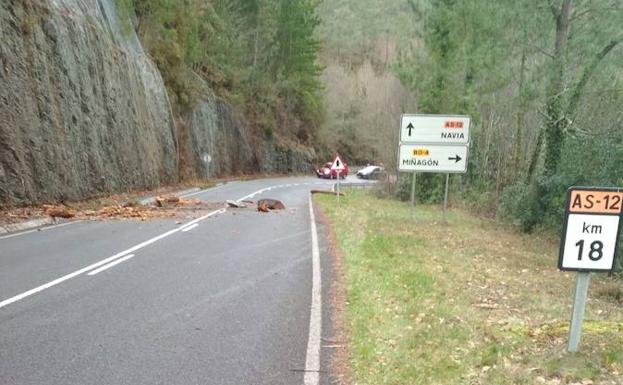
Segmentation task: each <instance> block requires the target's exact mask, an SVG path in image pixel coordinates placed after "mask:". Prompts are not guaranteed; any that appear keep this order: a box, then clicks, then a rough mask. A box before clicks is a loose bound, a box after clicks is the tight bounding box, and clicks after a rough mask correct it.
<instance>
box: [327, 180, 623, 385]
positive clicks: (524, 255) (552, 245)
mask: <svg viewBox="0 0 623 385" xmlns="http://www.w3.org/2000/svg"><path fill="white" fill-rule="evenodd" d="M315 200H316V202H317V203H318V204H319V206H320V207H321V209H322V210H323V211H324V212H325V214H326V216H327V218H328V220H329V221H330V223H331V226H332V228H333V230H334V236H335V239H334V241H335V242H336V247H337V252H338V254H339V255H341V256H342V258H343V261H342V264H343V269H344V275H345V277H344V280H345V282H344V284H345V290H346V308H345V309H344V311H345V315H344V318H345V327H346V329H347V334H348V335H349V341H348V349H349V352H348V357H349V358H348V360H349V362H348V363H347V366H348V367H350V371H351V372H350V373H349V375H350V379H351V381H350V382H351V383H352V384H359V385H364V384H369V385H378V384H396V385H397V384H401V385H404V384H452V385H454V384H487V385H496V384H500V385H502V384H504V385H506V384H539V383H543V384H622V383H623V307H622V305H623V284H622V283H621V281H619V280H615V279H612V278H610V277H608V276H607V275H604V274H601V275H596V274H594V275H593V278H592V281H591V286H590V291H589V301H588V304H587V310H586V316H585V323H584V328H583V335H582V342H581V346H580V352H579V353H575V354H570V353H567V352H566V347H567V333H568V327H569V319H570V314H571V305H572V291H573V287H574V282H575V281H574V274H571V273H562V272H559V271H558V270H557V258H558V241H559V240H558V238H557V236H555V235H550V234H549V233H547V232H540V233H538V234H530V235H528V234H524V233H520V232H517V231H516V230H515V229H514V228H513V227H512V226H510V225H508V226H505V225H500V224H499V223H498V222H495V221H492V220H490V219H484V218H477V217H474V216H473V215H470V214H468V213H466V212H463V211H460V210H453V211H450V212H449V215H448V221H447V223H444V222H443V220H442V214H441V210H440V208H439V207H438V206H425V205H419V206H418V207H417V209H415V210H414V211H412V210H411V209H410V207H409V206H408V205H407V204H404V203H401V202H398V201H392V200H386V199H379V198H377V197H375V196H373V195H371V194H367V193H365V192H352V193H349V194H348V195H347V196H345V197H343V198H342V199H341V201H340V203H339V204H337V202H336V201H335V198H334V197H331V196H317V197H316V198H315Z"/></svg>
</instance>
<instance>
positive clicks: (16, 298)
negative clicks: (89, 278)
mask: <svg viewBox="0 0 623 385" xmlns="http://www.w3.org/2000/svg"><path fill="white" fill-rule="evenodd" d="M272 188H274V187H266V188H263V189H261V190H258V191H255V192H253V193H251V194H249V195H246V196H244V197H242V198H240V199H238V200H239V201H241V200H244V199H247V198H249V197H253V196H255V195H257V194H261V193H263V192H265V191H270V190H271V189H272ZM198 193H199V192H197V193H193V194H188V195H185V196H190V195H196V194H198ZM310 210H311V214H312V230H313V231H312V240H314V239H316V243H315V244H314V245H315V246H314V249H313V250H315V251H314V253H315V255H316V256H318V245H317V237H318V236H317V234H316V224H315V219H314V217H313V214H314V213H313V210H312V207H311V197H310ZM226 211H227V209H225V208H223V209H220V210H216V211H212V212H211V213H209V214H206V215H204V216H202V217H199V218H197V219H194V220H192V221H190V222H188V223H185V224H184V225H182V226H180V227H178V228H176V229H173V230H169V231H167V232H166V233H163V234H160V235H158V236H156V237H154V238H151V239H149V240H147V241H145V242H142V243H139V244H138V245H136V246H133V247H130V248H129V249H127V250H124V251H121V252H119V253H117V254H115V255H113V256H111V257H108V258H105V259H102V260H101V261H99V262H96V263H94V264H92V265H89V266H87V267H83V268H82V269H79V270H76V271H74V272H73V273H69V274H67V275H64V276H62V277H60V278H57V279H55V280H53V281H50V282H48V283H46V284H43V285H41V286H37V287H35V288H34V289H30V290H28V291H25V292H23V293H21V294H18V295H16V296H14V297H11V298H7V299H5V300H3V301H2V302H0V309H1V308H3V307H5V306H7V305H10V304H12V303H14V302H17V301H19V300H22V299H24V298H26V297H30V296H31V295H33V294H37V293H39V292H41V291H43V290H46V289H49V288H51V287H53V286H56V285H58V284H60V283H62V282H65V281H67V280H68V279H72V278H74V277H77V276H79V275H81V274H83V273H86V272H88V271H90V270H93V269H97V268H98V267H100V266H102V265H106V264H107V263H110V262H112V261H114V260H115V259H117V258H122V257H126V256H127V255H128V254H130V253H132V252H135V251H137V250H140V249H142V248H143V247H145V246H148V245H151V244H152V243H154V242H157V241H159V240H161V239H163V238H166V237H168V236H170V235H172V234H175V233H177V232H180V231H184V230H185V229H187V228H188V230H191V229H190V227H192V226H193V225H194V224H196V223H199V222H201V221H203V220H205V219H207V218H210V217H211V216H213V215H216V214H221V213H224V212H226ZM78 222H80V221H74V222H68V223H63V224H60V225H56V226H50V227H48V228H47V229H51V228H54V227H61V226H66V225H69V224H72V223H78ZM193 228H194V227H193ZM188 230H187V231H188ZM35 231H38V230H31V231H28V232H23V233H18V234H11V235H5V236H4V237H3V238H9V237H14V236H18V235H23V234H27V233H29V232H35ZM3 238H0V239H3ZM318 258H319V257H318ZM128 259H129V258H128ZM119 263H121V262H119ZM319 269H320V265H319V262H318V268H316V263H315V262H314V288H313V290H312V292H313V293H315V292H316V290H319V289H318V288H317V286H318V287H319V286H320V275H319V274H320V272H319ZM316 270H318V272H316ZM317 274H318V277H317V280H318V285H317V286H316V275H317ZM319 296H320V292H319V293H318V299H317V301H320V299H319V298H320V297H319ZM315 301H316V300H314V299H312V315H313V314H315V311H314V306H316V307H318V306H319V305H314V304H316V302H315ZM318 303H320V302H318ZM320 311H321V309H320V308H318V312H320ZM313 319H314V317H312V319H311V320H313ZM318 319H320V313H318ZM311 320H310V341H311V333H312V328H311V324H312V322H311ZM319 327H320V326H319V325H318V328H319ZM315 344H316V345H317V350H318V354H320V351H319V349H320V329H318V338H317V341H316V343H315ZM308 359H309V346H308ZM316 361H318V359H316ZM316 366H318V365H316ZM306 378H307V377H306ZM316 383H317V382H316ZM306 384H307V382H306Z"/></svg>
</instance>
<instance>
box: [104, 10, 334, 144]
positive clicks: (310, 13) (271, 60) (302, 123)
mask: <svg viewBox="0 0 623 385" xmlns="http://www.w3.org/2000/svg"><path fill="white" fill-rule="evenodd" d="M115 2H116V4H117V7H118V8H119V10H120V15H121V17H122V18H123V19H124V20H125V24H126V28H134V29H135V30H136V31H137V33H138V35H139V38H140V39H141V42H142V43H143V45H144V46H145V48H146V49H147V51H148V53H149V54H150V56H151V57H152V58H153V59H154V61H155V62H156V65H157V66H158V69H159V70H160V72H161V74H162V76H163V78H164V81H165V84H166V86H167V89H168V90H169V94H170V95H171V98H172V105H173V109H174V112H176V114H178V115H179V114H183V113H185V112H188V111H191V110H192V109H193V108H194V107H195V106H196V105H197V103H198V102H199V101H200V100H201V99H202V98H205V96H206V95H207V94H211V93H212V92H214V93H216V95H217V96H219V97H221V98H224V99H225V100H227V101H228V102H229V103H231V104H233V105H234V106H235V107H236V109H237V110H238V111H239V112H240V113H242V115H244V117H245V118H246V120H247V121H248V123H249V124H250V125H251V127H252V128H254V129H255V132H254V134H255V135H258V136H262V135H264V136H268V137H271V136H272V135H275V136H276V137H277V138H279V139H281V140H284V141H291V142H294V143H302V144H307V145H309V144H310V143H311V139H312V138H314V136H315V132H316V130H317V128H318V125H319V123H320V121H321V119H322V111H323V110H322V103H321V100H320V89H321V86H320V80H319V75H320V72H321V67H320V66H319V65H318V64H317V63H316V56H317V52H318V50H319V44H320V43H319V41H318V40H317V38H316V37H315V35H314V31H315V29H316V27H317V25H318V24H319V22H320V21H319V18H318V16H317V15H316V8H317V1H316V0H302V1H296V2H293V1H289V0H207V1H206V0H185V1H170V0H115Z"/></svg>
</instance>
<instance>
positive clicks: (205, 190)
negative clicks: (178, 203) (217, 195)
mask: <svg viewBox="0 0 623 385" xmlns="http://www.w3.org/2000/svg"><path fill="white" fill-rule="evenodd" d="M232 183H234V182H229V183H227V184H225V183H223V184H221V185H218V186H214V187H210V188H207V189H204V190H200V191H195V192H193V193H189V194H182V195H180V198H188V197H192V196H194V195H199V194H203V193H207V192H212V191H216V190H219V189H222V188H223V187H225V186H227V185H228V184H229V185H231V184H232Z"/></svg>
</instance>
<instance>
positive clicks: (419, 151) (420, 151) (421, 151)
mask: <svg viewBox="0 0 623 385" xmlns="http://www.w3.org/2000/svg"><path fill="white" fill-rule="evenodd" d="M412 155H413V156H429V155H430V151H428V149H427V148H414V149H413V151H412Z"/></svg>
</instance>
